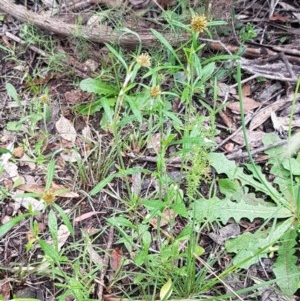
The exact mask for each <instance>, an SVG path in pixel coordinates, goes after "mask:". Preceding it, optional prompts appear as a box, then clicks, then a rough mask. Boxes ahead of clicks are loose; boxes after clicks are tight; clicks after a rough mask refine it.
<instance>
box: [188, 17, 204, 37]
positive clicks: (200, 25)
mask: <svg viewBox="0 0 300 301" xmlns="http://www.w3.org/2000/svg"><path fill="white" fill-rule="evenodd" d="M206 27H207V19H206V17H205V16H200V15H195V16H194V17H193V18H192V22H191V29H192V31H194V32H199V33H200V32H203V31H204V30H205V29H206Z"/></svg>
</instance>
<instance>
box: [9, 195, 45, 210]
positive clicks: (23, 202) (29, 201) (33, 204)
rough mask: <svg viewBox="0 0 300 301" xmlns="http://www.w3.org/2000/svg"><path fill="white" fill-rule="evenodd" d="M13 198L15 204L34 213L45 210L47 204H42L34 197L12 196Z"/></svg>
mask: <svg viewBox="0 0 300 301" xmlns="http://www.w3.org/2000/svg"><path fill="white" fill-rule="evenodd" d="M12 198H13V199H14V201H15V204H16V205H18V206H22V207H24V208H26V209H29V208H31V210H33V211H38V212H39V211H42V210H43V209H44V208H45V204H44V202H41V201H39V200H37V199H35V198H32V197H24V198H22V197H14V196H12Z"/></svg>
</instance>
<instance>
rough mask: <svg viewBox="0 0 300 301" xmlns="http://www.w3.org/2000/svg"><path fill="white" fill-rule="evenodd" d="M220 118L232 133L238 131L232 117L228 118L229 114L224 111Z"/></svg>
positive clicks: (220, 113) (221, 112)
mask: <svg viewBox="0 0 300 301" xmlns="http://www.w3.org/2000/svg"><path fill="white" fill-rule="evenodd" d="M219 115H220V117H221V118H222V120H223V122H224V124H225V125H226V126H227V127H228V128H229V129H230V130H232V131H235V130H236V125H235V123H234V121H233V120H232V118H231V117H229V116H228V114H226V113H225V112H223V111H220V112H219Z"/></svg>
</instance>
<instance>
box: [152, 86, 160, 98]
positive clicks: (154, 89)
mask: <svg viewBox="0 0 300 301" xmlns="http://www.w3.org/2000/svg"><path fill="white" fill-rule="evenodd" d="M160 94H161V89H160V86H154V87H152V88H151V89H150V96H151V97H153V98H157V97H158V96H160Z"/></svg>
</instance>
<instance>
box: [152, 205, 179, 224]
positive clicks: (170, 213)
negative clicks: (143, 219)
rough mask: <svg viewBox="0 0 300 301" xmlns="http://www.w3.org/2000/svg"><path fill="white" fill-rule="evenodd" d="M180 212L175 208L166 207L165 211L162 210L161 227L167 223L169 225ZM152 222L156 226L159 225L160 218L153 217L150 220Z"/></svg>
mask: <svg viewBox="0 0 300 301" xmlns="http://www.w3.org/2000/svg"><path fill="white" fill-rule="evenodd" d="M177 215H178V214H177V213H175V212H174V210H173V209H169V208H166V209H164V211H163V212H162V214H161V219H160V224H159V226H160V227H164V226H166V225H168V224H169V223H170V221H172V220H174V219H175V217H176V216H177ZM150 224H151V225H152V226H153V227H154V228H156V227H157V224H158V219H157V217H153V218H152V219H151V221H150Z"/></svg>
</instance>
